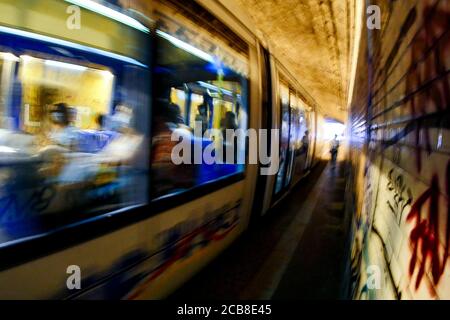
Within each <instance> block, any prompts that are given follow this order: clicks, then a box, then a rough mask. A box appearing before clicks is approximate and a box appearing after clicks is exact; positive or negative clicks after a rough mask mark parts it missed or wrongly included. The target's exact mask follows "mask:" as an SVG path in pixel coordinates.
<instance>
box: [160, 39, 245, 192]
mask: <svg viewBox="0 0 450 320" xmlns="http://www.w3.org/2000/svg"><path fill="white" fill-rule="evenodd" d="M166 38H167V39H169V40H167V39H166ZM166 38H163V37H159V38H158V43H157V48H158V51H157V56H156V61H157V67H156V69H155V71H156V76H157V79H158V82H157V89H156V92H155V95H156V98H157V99H159V101H160V102H161V101H164V103H160V102H159V103H157V105H156V106H154V107H153V113H154V114H155V113H156V114H158V117H156V118H155V117H154V119H153V129H154V130H157V133H155V131H154V134H153V138H152V140H153V147H152V186H151V189H152V190H154V192H153V197H154V198H157V197H159V196H163V195H169V194H173V193H179V192H182V191H186V190H189V189H191V188H193V187H196V186H200V185H204V184H206V183H210V182H213V181H216V180H218V179H221V178H226V177H228V176H230V175H233V174H236V173H240V172H242V171H243V169H244V165H243V164H237V161H230V164H226V163H224V160H225V159H223V158H222V159H220V155H221V154H222V155H223V154H224V152H223V149H224V141H223V140H220V139H217V138H216V137H215V135H214V134H213V132H214V131H215V132H220V133H225V130H226V129H233V130H235V129H238V128H240V129H246V128H247V115H246V108H245V106H246V101H245V92H244V88H245V85H246V79H245V78H244V77H243V76H241V75H240V74H238V73H237V72H235V71H233V70H231V69H228V68H225V67H223V66H222V67H220V68H218V66H217V64H215V65H213V64H211V62H209V61H205V60H203V59H202V58H201V57H198V56H196V55H195V54H193V53H191V52H189V51H186V49H185V48H186V47H188V46H187V45H184V46H182V47H180V46H179V41H173V43H172V42H171V39H172V38H171V37H170V36H166ZM172 104H175V105H177V116H176V118H177V119H182V120H180V121H178V123H177V124H176V125H175V126H173V124H170V123H169V124H168V123H167V121H168V120H167V118H166V120H165V121H164V120H162V118H163V117H161V115H164V113H165V111H162V110H159V108H163V109H164V108H166V109H168V108H169V107H170V106H171V105H172ZM167 112H168V110H167ZM174 121H175V120H174V119H172V120H171V122H174ZM196 122H197V123H200V124H201V128H200V129H201V130H198V128H196ZM180 127H183V128H184V129H187V130H186V132H185V136H186V137H187V139H189V141H192V142H191V144H192V149H191V150H192V151H194V150H201V152H202V154H201V155H200V156H201V157H202V160H204V159H203V152H204V151H205V150H207V148H208V146H211V145H213V146H214V151H213V155H214V156H217V158H216V162H215V163H212V164H211V163H206V162H205V161H202V163H201V164H199V163H195V164H190V165H189V164H188V165H186V164H183V165H182V166H181V167H183V168H184V169H181V168H175V166H174V165H173V164H172V163H170V161H171V159H170V156H171V154H170V152H171V150H172V149H171V148H172V147H174V146H175V145H176V144H177V143H178V142H175V144H174V143H173V141H170V135H169V133H170V132H169V131H168V130H169V128H171V130H172V132H173V130H174V128H175V129H177V128H180ZM196 129H197V130H196ZM188 132H189V134H188ZM206 132H209V133H210V134H209V135H208V136H205V133H206ZM200 135H201V136H200ZM169 146H170V147H169ZM196 146H197V147H196ZM200 146H201V147H200ZM219 150H220V152H218V151H219ZM242 153H245V146H243V147H241V149H239V147H238V146H236V145H235V146H234V154H235V157H234V158H235V159H234V160H237V158H238V157H237V155H238V154H242ZM192 156H193V157H194V154H192ZM176 172H178V173H176ZM182 173H184V175H183V174H182ZM177 177H179V178H177ZM177 180H179V181H180V182H178V181H177ZM183 186H184V187H183Z"/></svg>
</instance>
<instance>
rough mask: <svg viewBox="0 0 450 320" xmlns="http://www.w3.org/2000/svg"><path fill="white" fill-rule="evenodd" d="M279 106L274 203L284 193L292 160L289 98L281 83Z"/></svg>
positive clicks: (286, 86) (285, 84) (285, 87)
mask: <svg viewBox="0 0 450 320" xmlns="http://www.w3.org/2000/svg"><path fill="white" fill-rule="evenodd" d="M279 90H280V105H281V114H280V117H281V122H280V168H279V170H278V175H277V177H276V181H275V190H274V201H277V200H278V199H279V198H280V197H281V196H282V195H283V193H284V192H285V191H286V185H287V183H286V180H287V178H288V171H289V170H290V165H289V164H290V161H291V159H292V152H291V146H290V144H291V141H290V140H291V139H290V135H291V128H290V127H291V125H290V122H291V108H290V97H289V85H288V84H287V83H285V82H283V81H281V83H280V87H279Z"/></svg>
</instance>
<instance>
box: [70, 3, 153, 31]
mask: <svg viewBox="0 0 450 320" xmlns="http://www.w3.org/2000/svg"><path fill="white" fill-rule="evenodd" d="M65 1H66V2H69V3H71V4H74V5H76V6H79V7H82V8H85V9H87V10H90V11H93V12H95V13H98V14H101V15H102V16H105V17H107V18H110V19H112V20H115V21H118V22H120V23H123V24H125V25H127V26H129V27H132V28H134V29H136V30H139V31H142V32H145V33H150V30H149V29H148V28H147V27H146V26H144V25H143V24H142V23H140V22H139V21H137V20H136V19H133V18H131V17H129V16H127V15H126V14H123V13H121V12H119V11H116V10H114V9H111V8H109V7H107V6H104V5H102V4H100V3H97V2H94V1H91V0H65Z"/></svg>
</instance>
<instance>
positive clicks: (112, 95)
mask: <svg viewBox="0 0 450 320" xmlns="http://www.w3.org/2000/svg"><path fill="white" fill-rule="evenodd" d="M233 6H234V4H233V2H232V1H221V0H220V1H219V0H217V1H212V0H198V1H182V0H167V1H163V0H161V1H156V0H155V1H144V0H142V1H140V0H134V1H91V0H66V1H64V0H47V1H45V2H43V1H33V0H1V1H0V12H1V15H0V81H1V82H0V298H2V299H161V298H164V297H167V296H168V295H169V294H170V293H172V292H173V291H174V290H176V289H177V288H178V287H180V286H181V285H182V284H183V283H184V282H186V281H187V280H188V279H190V278H191V277H192V276H193V275H194V274H195V273H197V272H198V271H199V270H201V269H202V268H203V267H204V266H206V265H207V264H208V263H209V262H210V261H212V260H213V259H214V258H215V257H216V256H217V255H218V254H220V253H221V252H222V251H223V250H224V249H225V248H226V247H227V246H229V245H230V244H231V243H232V242H233V241H234V240H235V239H236V238H237V237H238V236H239V235H240V234H242V233H243V232H245V230H246V229H247V228H248V227H249V224H250V222H251V221H253V219H255V218H256V219H257V218H261V217H262V216H264V215H265V214H266V213H267V212H269V210H270V209H271V208H273V207H274V206H275V205H276V204H277V203H278V202H279V201H281V200H282V199H283V197H285V196H286V195H287V194H288V193H289V192H290V190H291V189H292V188H293V187H294V186H295V185H296V184H298V183H301V180H302V178H303V177H304V176H305V175H307V174H308V172H309V171H310V169H311V168H312V167H313V166H314V165H315V164H316V163H317V162H318V161H319V159H320V158H321V157H322V155H323V153H324V151H325V148H324V143H323V141H322V139H321V137H322V134H321V126H322V122H323V121H324V120H323V115H321V114H320V112H319V107H318V105H317V103H316V102H315V100H314V98H313V97H311V96H310V95H309V94H308V92H307V91H306V90H304V89H303V88H302V87H301V85H300V83H299V81H298V80H297V79H296V78H295V77H294V76H293V75H292V74H291V73H290V72H289V71H288V69H287V68H286V67H285V66H284V65H283V63H282V62H281V60H282V59H281V58H279V56H278V55H277V53H276V52H275V51H274V50H272V48H271V46H270V44H268V43H267V41H266V40H265V39H264V38H263V37H262V36H260V35H257V34H255V32H254V31H252V27H251V23H250V22H249V21H247V20H246V18H245V17H237V16H236V15H234V14H233V12H236V10H234V7H233ZM68 8H70V9H68ZM73 19H75V20H77V19H79V21H78V22H79V25H78V26H77V23H74V20H73ZM75 22H77V21H75ZM300 82H301V79H300ZM196 122H200V123H201V124H202V132H203V131H206V130H209V129H216V130H223V129H230V128H231V129H238V128H239V129H244V130H245V129H249V128H253V129H256V130H259V129H268V130H270V129H278V130H280V142H279V148H280V150H279V170H278V173H277V174H276V175H273V176H264V175H261V174H260V169H261V167H263V165H250V164H247V165H245V164H227V165H206V164H201V165H198V164H192V165H189V164H183V165H178V166H174V165H173V163H171V162H170V152H171V151H170V150H171V148H173V146H174V142H173V141H171V139H170V136H171V133H173V132H174V130H178V131H179V132H183V134H192V132H193V129H194V123H196ZM193 141H197V142H196V143H198V144H199V145H200V147H201V148H203V147H205V146H204V144H205V142H204V139H203V138H202V137H193ZM194 143H195V142H194ZM236 152H237V153H238V154H240V155H244V156H245V153H246V152H247V150H246V148H240V149H239V150H236ZM73 270H75V271H74V273H72V271H73ZM76 276H79V278H80V279H79V282H80V283H79V284H78V285H76V282H77V280H76ZM74 279H75V280H74ZM71 281H75V282H73V283H71ZM74 283H75V285H73V284H74Z"/></svg>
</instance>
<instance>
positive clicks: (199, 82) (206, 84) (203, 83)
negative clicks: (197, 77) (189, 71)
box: [197, 81, 233, 96]
mask: <svg viewBox="0 0 450 320" xmlns="http://www.w3.org/2000/svg"><path fill="white" fill-rule="evenodd" d="M197 83H198V84H199V85H200V86H202V87H203V88H206V89H210V90H213V91H215V92H219V91H222V92H223V93H225V94H227V95H229V96H232V95H233V92H231V91H229V90H225V89H220V88H219V87H216V86H215V85H212V84H209V83H207V82H203V81H198V82H197Z"/></svg>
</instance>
